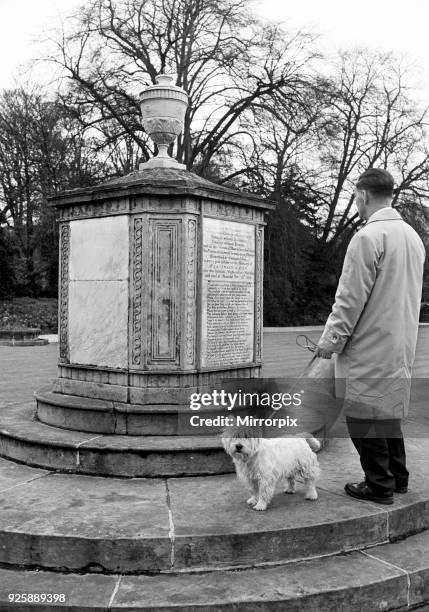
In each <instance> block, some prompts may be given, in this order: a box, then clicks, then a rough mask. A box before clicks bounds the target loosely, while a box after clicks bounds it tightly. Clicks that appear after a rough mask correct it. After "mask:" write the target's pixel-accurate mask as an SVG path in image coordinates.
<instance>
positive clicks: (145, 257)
mask: <svg viewBox="0 0 429 612" xmlns="http://www.w3.org/2000/svg"><path fill="white" fill-rule="evenodd" d="M54 203H55V205H56V206H57V207H58V208H59V211H60V259H61V261H60V274H61V278H60V299H59V351H60V359H59V376H58V379H57V380H56V381H55V384H54V388H53V391H54V394H61V395H62V396H63V397H61V401H60V402H59V404H60V405H61V410H62V411H64V402H66V403H67V399H65V397H64V396H67V397H70V396H72V397H73V398H76V397H81V398H85V399H88V398H90V399H95V400H102V401H107V402H111V404H110V403H109V412H111V407H112V406H113V410H115V406H116V407H117V410H118V412H120V413H121V417H120V419H121V427H120V430H121V433H124V432H125V433H134V434H138V435H141V434H144V433H148V434H152V433H155V435H156V432H158V433H159V427H158V426H156V427H155V425H154V415H156V414H158V413H159V414H158V419H162V418H163V414H162V413H160V407H163V409H164V413H165V407H166V406H168V407H169V412H170V414H171V413H173V414H174V413H175V412H176V411H179V410H183V408H184V407H185V406H187V405H188V404H189V396H190V394H191V393H196V392H207V391H210V390H211V389H212V388H213V386H214V385H215V384H219V383H220V381H221V380H222V379H228V378H238V377H239V378H245V377H255V376H259V372H260V368H261V363H262V273H263V228H264V225H265V220H264V219H265V213H266V212H267V211H268V210H270V209H271V208H273V205H272V204H269V203H266V202H265V201H264V200H263V199H262V198H260V197H257V196H253V195H250V194H244V193H240V192H238V191H236V190H232V189H228V188H225V187H222V186H218V185H215V184H213V183H210V182H209V181H206V180H204V179H202V178H200V177H198V176H197V175H195V174H193V173H191V172H187V171H185V170H177V169H172V168H148V169H144V170H140V171H138V172H135V173H132V174H131V175H128V176H126V177H124V178H122V179H118V180H114V181H110V182H107V183H104V184H102V185H100V186H98V187H95V188H90V189H78V190H73V191H70V192H66V193H64V194H62V195H61V196H57V198H56V199H55V201H54ZM59 399H60V398H59ZM51 400H52V396H51ZM45 405H46V402H45V403H44V404H43V406H45ZM43 406H42V402H40V411H39V418H40V419H41V420H44V421H45V422H51V423H52V424H56V425H57V424H58V421H57V420H55V423H54V421H52V418H53V417H52V401H51V403H50V406H51V407H50V409H49V411H48V410H47V409H46V410H45V409H43ZM179 407H181V408H179ZM76 409H78V406H76V399H73V402H70V410H76ZM81 412H82V414H84V413H85V410H84V409H82V410H81ZM49 414H50V415H51V416H49ZM124 414H125V415H126V416H125V417H124ZM82 418H83V417H82ZM124 418H125V421H124ZM95 420H96V419H95ZM113 420H115V418H114V419H113ZM88 427H89V429H88ZM103 427H104V426H103ZM83 429H84V430H85V431H88V430H89V431H99V426H98V425H97V424H96V423H94V425H92V424H90V425H89V426H88V423H85V427H83ZM161 429H162V428H161ZM152 430H153V431H152ZM103 431H104V429H103ZM168 432H169V433H172V432H171V427H169V428H168ZM112 433H114V432H112ZM118 433H119V431H118ZM173 433H174V432H173Z"/></svg>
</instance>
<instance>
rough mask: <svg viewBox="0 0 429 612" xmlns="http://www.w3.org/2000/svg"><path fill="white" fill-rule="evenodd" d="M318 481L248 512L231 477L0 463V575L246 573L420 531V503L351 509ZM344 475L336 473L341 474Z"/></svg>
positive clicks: (414, 497)
mask: <svg viewBox="0 0 429 612" xmlns="http://www.w3.org/2000/svg"><path fill="white" fill-rule="evenodd" d="M324 452H325V451H322V456H321V464H322V470H324V471H325V473H326V481H325V483H324V486H323V487H321V488H319V499H318V500H317V501H316V502H310V501H307V500H305V499H304V491H303V485H301V484H298V488H297V492H296V494H295V495H285V494H283V493H282V492H279V493H278V494H277V495H276V496H275V497H274V499H273V501H272V504H271V506H270V508H269V510H267V511H266V512H254V511H253V510H251V509H250V508H249V507H248V506H247V505H246V503H245V499H246V493H245V491H244V490H243V489H242V488H241V487H240V486H239V485H238V484H237V481H236V478H235V476H233V475H223V476H210V477H193V478H168V479H154V478H152V479H139V478H135V479H117V478H100V477H94V476H84V475H72V474H58V473H52V472H47V471H45V470H40V469H39V470H38V469H35V468H30V467H28V466H25V465H20V464H16V463H13V462H11V461H7V460H5V459H0V493H1V495H0V565H4V564H7V565H8V566H20V567H26V568H28V569H31V568H36V567H38V568H42V569H50V570H57V571H75V572H87V573H97V572H102V573H106V574H108V573H121V574H132V573H136V574H141V573H151V574H154V573H159V572H178V571H180V572H186V571H188V572H189V571H192V572H193V571H207V570H213V569H219V568H224V569H232V568H235V569H237V568H249V567H252V566H255V565H269V564H272V563H284V562H287V561H288V562H291V561H296V560H299V559H308V558H311V557H316V556H320V555H334V554H338V553H341V552H344V551H348V550H355V549H362V548H365V547H368V546H373V545H377V544H381V543H385V542H387V541H389V540H394V539H397V538H402V537H405V536H407V535H409V534H411V533H415V532H417V531H421V530H424V529H427V528H429V512H428V509H429V501H428V497H429V496H428V494H427V490H426V494H424V493H422V492H419V489H418V488H417V485H416V486H415V488H414V486H412V487H411V489H410V492H409V493H408V494H406V495H402V496H399V495H398V496H396V499H395V503H394V504H393V505H392V506H378V505H377V504H373V503H365V502H359V501H356V500H353V499H350V498H349V497H347V496H346V495H345V493H344V492H343V491H342V483H341V484H338V482H333V481H332V480H331V477H330V474H329V463H330V462H331V459H332V458H331V459H330V457H329V452H327V453H326V456H325V457H323V453H324ZM347 469H348V468H347V466H345V473H347Z"/></svg>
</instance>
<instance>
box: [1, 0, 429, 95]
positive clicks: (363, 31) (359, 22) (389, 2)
mask: <svg viewBox="0 0 429 612" xmlns="http://www.w3.org/2000/svg"><path fill="white" fill-rule="evenodd" d="M80 4H82V0H0V58H1V59H0V89H3V88H6V87H12V86H13V84H14V79H15V77H16V75H18V74H19V70H20V65H22V64H25V63H26V62H28V61H29V60H31V59H32V58H34V57H38V56H40V55H43V47H42V46H41V45H40V43H38V42H37V40H38V39H39V38H41V37H43V34H44V32H47V31H49V29H50V28H52V27H53V26H55V25H57V24H58V23H59V22H60V17H61V16H63V17H64V16H66V15H67V13H68V12H70V10H72V9H73V8H74V7H76V6H78V5H80ZM254 6H255V9H256V10H257V12H259V14H260V15H262V16H263V17H265V18H271V19H280V20H282V21H284V22H285V25H286V27H287V26H290V27H293V28H300V27H305V28H310V29H311V30H312V31H313V32H317V33H320V34H321V35H322V38H321V39H320V45H321V47H322V48H323V49H324V50H325V51H328V52H329V51H332V50H333V49H335V48H338V47H341V48H348V47H353V46H366V47H372V48H378V49H382V50H384V51H389V50H392V51H394V52H396V53H398V54H401V55H404V54H405V55H406V56H407V57H408V59H409V61H411V62H412V63H413V64H415V65H417V66H420V71H421V86H422V94H423V95H422V101H423V102H426V103H429V31H428V30H429V2H428V1H427V0H407V1H406V2H404V0H401V1H400V2H399V1H398V0H359V2H353V3H352V2H347V0H294V1H293V2H290V1H289V2H288V0H254Z"/></svg>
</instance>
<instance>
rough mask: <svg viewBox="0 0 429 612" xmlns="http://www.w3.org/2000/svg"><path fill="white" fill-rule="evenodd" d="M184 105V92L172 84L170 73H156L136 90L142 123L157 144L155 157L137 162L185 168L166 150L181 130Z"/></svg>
mask: <svg viewBox="0 0 429 612" xmlns="http://www.w3.org/2000/svg"><path fill="white" fill-rule="evenodd" d="M187 106H188V94H187V93H186V91H185V90H184V89H182V88H181V87H177V86H176V85H173V77H172V76H170V75H167V74H160V75H158V77H157V78H156V85H151V86H150V87H147V88H146V89H144V90H143V91H142V92H141V94H140V108H141V113H142V123H143V127H144V129H145V131H146V132H147V133H148V134H149V136H150V138H151V139H152V140H153V142H154V143H156V145H157V147H158V155H157V157H153V158H152V159H150V160H149V161H147V162H145V163H142V164H140V166H139V168H140V170H142V169H145V168H176V169H180V168H182V169H185V166H184V164H179V162H178V161H177V160H175V159H173V158H172V157H170V155H169V154H168V146H169V145H170V144H171V143H172V142H174V141H175V140H176V138H177V136H178V135H179V134H180V133H181V132H182V130H183V121H184V118H185V112H186V108H187Z"/></svg>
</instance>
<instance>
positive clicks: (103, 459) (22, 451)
mask: <svg viewBox="0 0 429 612" xmlns="http://www.w3.org/2000/svg"><path fill="white" fill-rule="evenodd" d="M0 455H1V456H3V457H6V458H8V459H13V460H15V461H20V462H22V463H26V464H27V465H32V466H36V467H43V468H47V469H53V470H57V471H61V472H72V473H78V474H94V475H99V476H121V477H125V478H134V477H160V476H164V477H165V476H183V475H209V474H225V473H229V472H232V471H233V464H232V461H231V459H230V457H229V456H228V455H226V453H225V452H224V450H223V448H222V445H221V441H220V438H219V437H216V436H213V437H210V438H209V437H199V436H198V437H197V436H192V437H190V436H189V437H183V436H128V435H126V436H121V435H105V434H99V435H94V434H89V433H85V432H79V431H69V430H65V429H59V428H56V427H51V426H49V425H46V424H44V423H40V422H39V421H37V420H35V413H34V404H33V403H31V404H25V405H23V406H9V407H5V408H2V410H1V412H0Z"/></svg>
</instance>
